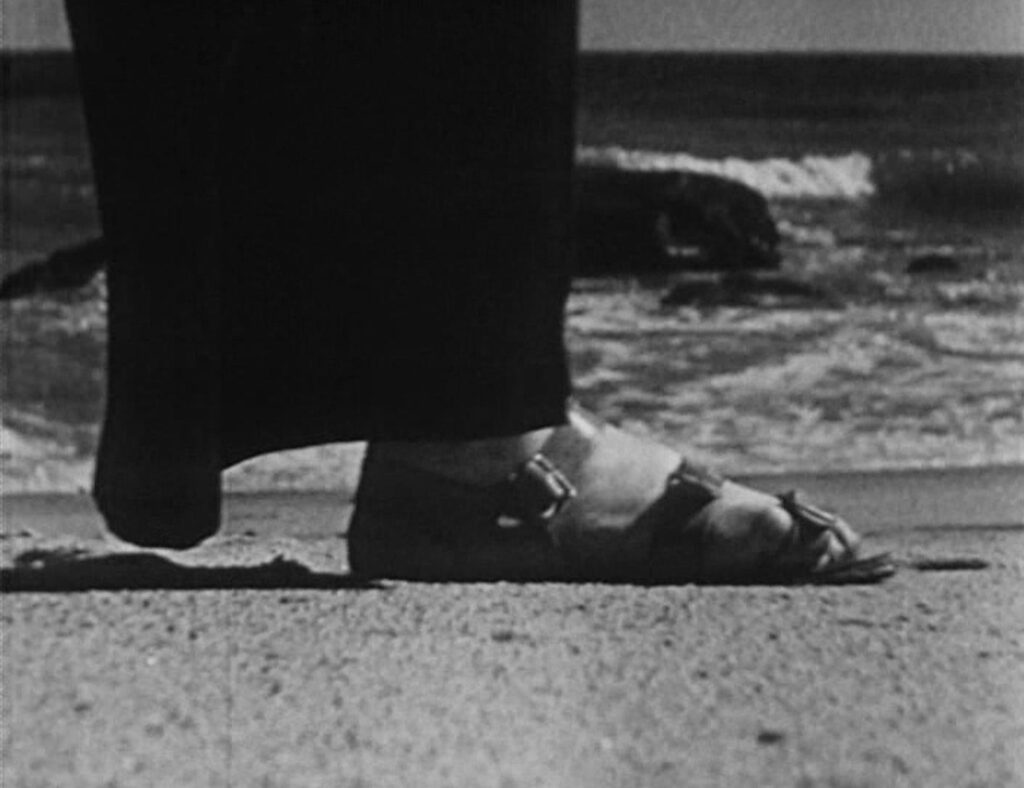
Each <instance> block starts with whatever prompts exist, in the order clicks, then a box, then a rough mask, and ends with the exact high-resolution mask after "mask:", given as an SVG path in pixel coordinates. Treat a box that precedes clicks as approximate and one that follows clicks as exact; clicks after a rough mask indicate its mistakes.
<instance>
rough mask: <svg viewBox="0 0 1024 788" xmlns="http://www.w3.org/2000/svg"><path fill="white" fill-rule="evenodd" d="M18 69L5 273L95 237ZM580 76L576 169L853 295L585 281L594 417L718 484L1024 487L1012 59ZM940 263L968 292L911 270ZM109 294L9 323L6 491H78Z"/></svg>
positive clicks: (297, 472)
mask: <svg viewBox="0 0 1024 788" xmlns="http://www.w3.org/2000/svg"><path fill="white" fill-rule="evenodd" d="M14 66H15V67H14V68H12V67H11V64H10V63H9V64H8V68H7V73H8V75H9V76H10V75H12V74H13V75H14V77H13V78H12V79H9V81H8V88H10V90H9V92H8V95H9V96H10V97H11V99H10V100H9V101H8V107H7V108H6V110H5V118H6V119H5V124H6V126H5V147H4V155H5V162H4V164H5V168H6V170H5V172H6V174H5V185H6V189H5V194H4V213H5V217H7V219H8V221H7V227H6V229H5V233H6V235H5V239H4V250H5V255H4V260H3V261H2V268H3V270H4V272H6V271H9V270H12V269H13V268H16V267H18V266H20V265H21V264H23V263H24V262H25V261H27V260H31V259H33V258H36V257H38V256H40V255H43V254H46V253H47V252H49V251H53V250H55V249H58V248H61V247H63V246H67V245H69V244H72V243H74V242H75V241H78V240H82V239H85V238H88V237H90V236H92V235H94V234H97V233H98V232H99V230H98V226H97V220H96V209H95V190H94V188H93V184H92V176H91V170H90V167H89V161H88V149H87V144H86V140H85V134H84V124H83V122H82V116H81V107H80V102H79V99H78V96H77V93H76V87H75V83H74V79H73V70H72V68H71V63H70V59H69V58H67V57H61V56H57V57H56V58H50V59H49V60H47V59H46V58H37V59H35V60H31V59H23V60H22V61H20V62H18V63H14ZM579 71H580V85H579V91H578V124H577V125H578V143H579V144H578V150H577V156H578V159H579V160H580V161H581V162H585V163H595V162H600V163H605V164H608V165H611V166H617V167H623V168H627V169H635V170H662V171H697V172H707V173H714V174H720V175H724V176H727V177H730V178H734V179H737V180H739V181H742V182H743V183H745V184H747V185H748V186H751V187H753V188H755V189H758V190H759V191H761V192H762V193H763V194H764V195H765V196H766V197H767V198H768V200H769V205H770V208H771V211H772V213H773V215H774V217H775V219H776V221H777V223H778V224H779V227H780V230H781V232H782V236H783V245H782V251H783V257H784V262H783V267H784V269H785V271H786V272H787V273H789V274H792V275H793V276H795V277H799V278H802V279H807V280H810V281H813V282H815V283H816V284H819V285H821V286H823V287H827V288H829V289H830V290H832V291H834V292H836V293H838V294H840V296H841V299H840V301H841V304H840V305H839V306H836V305H833V306H832V307H831V308H827V309H826V308H819V307H815V306H813V305H811V306H804V307H800V306H795V307H794V306H793V305H788V306H786V305H775V306H773V305H771V304H766V305H763V306H760V307H746V308H718V309H711V308H708V309H696V308H691V307H670V306H666V305H664V304H663V303H662V297H663V295H664V294H665V292H666V291H667V289H668V288H670V287H671V285H672V277H671V276H661V277H646V278H632V277H620V278H606V279H578V280H577V281H576V282H575V283H574V287H573V294H572V296H571V298H570V302H569V320H568V330H567V340H568V345H569V348H570V351H571V353H572V360H573V367H574V371H575V375H576V386H577V393H578V396H579V398H580V399H581V400H583V401H584V403H586V404H588V405H590V406H592V407H594V408H595V409H596V410H598V411H600V412H602V413H604V414H605V415H607V416H609V417H611V418H613V419H617V420H620V421H623V422H625V423H627V424H628V425H630V426H631V427H632V428H633V429H636V430H640V431H647V432H650V433H652V434H653V435H654V436H655V437H657V438H660V439H662V440H665V441H667V442H670V443H673V444H676V445H679V446H682V447H685V448H686V450H687V451H688V453H690V454H691V455H693V456H695V457H696V458H698V459H701V460H704V461H708V462H711V463H712V464H714V465H716V466H719V467H721V468H723V469H724V470H726V471H730V472H736V471H744V470H749V471H761V470H770V469H774V470H778V469H785V468H800V469H829V468H851V467H856V468H864V467H894V466H899V467H905V466H918V465H964V464H986V463H1020V464H1024V306H1022V304H1024V58H1021V57H975V56H970V57H960V56H956V57H954V56H941V57H925V56H888V55H887V56H880V55H844V56H834V55H833V56H821V55H762V54H759V55H709V54H593V53H591V54H585V55H583V56H582V58H581V60H580V68H579ZM18 75H22V77H20V78H19V77H18ZM413 120H414V119H413ZM929 254H937V255H941V256H943V257H946V258H950V259H952V260H954V261H955V263H956V265H957V267H958V271H957V272H956V273H955V275H945V276H941V277H923V278H922V277H912V276H910V275H908V274H907V273H906V268H907V265H908V264H909V263H910V262H911V261H912V260H913V259H915V258H918V257H921V256H924V255H929ZM102 295H103V286H102V280H100V281H98V282H97V283H96V284H94V286H92V287H90V288H87V289H85V290H82V291H79V292H77V293H70V294H62V295H57V296H54V297H50V298H39V299H35V300H32V301H24V302H19V303H16V304H13V305H7V306H5V307H4V308H3V311H2V314H0V319H2V321H3V325H2V326H0V328H2V329H3V330H4V332H5V337H6V338H5V361H4V376H3V384H2V385H3V388H2V390H0V395H2V397H3V403H4V408H3V420H4V445H3V452H4V455H5V458H4V459H5V461H4V463H3V473H4V476H5V483H6V484H7V487H6V489H8V490H16V489H28V488H35V489H41V488H55V487H56V488H60V487H64V488H66V487H68V486H69V485H71V486H74V485H79V484H86V483H87V481H88V478H87V477H88V469H89V465H90V462H91V457H92V454H93V452H94V449H95V443H96V435H97V430H98V423H99V419H100V415H101V410H102V398H103V343H104V329H105V312H104V308H103V299H102ZM321 460H322V457H318V458H316V459H314V460H308V459H307V460H303V459H302V458H301V457H298V458H296V459H295V460H294V462H291V465H289V463H287V462H286V463H284V464H283V465H282V464H281V463H280V462H278V464H277V465H276V466H275V467H277V468H278V470H279V471H280V468H282V467H284V466H287V467H286V475H287V476H288V477H289V479H290V480H291V481H290V484H292V485H293V486H294V485H295V484H296V482H295V480H296V479H300V480H301V479H302V478H306V477H305V476H304V474H303V471H302V468H301V464H302V463H303V462H309V469H310V473H309V474H308V478H309V479H310V480H311V481H310V482H309V483H310V484H312V485H316V484H319V483H321V482H322V481H323V480H324V479H325V476H324V474H323V473H322V472H319V473H313V472H312V471H313V469H314V466H317V465H319V467H320V468H322V467H323V463H322V461H321ZM281 472H282V473H283V472H284V471H281ZM253 478H254V479H255V481H254V482H253V483H254V484H258V485H266V484H273V483H274V478H276V477H274V475H273V474H270V475H269V476H267V475H264V476H260V475H259V474H258V473H257V474H255V476H253Z"/></svg>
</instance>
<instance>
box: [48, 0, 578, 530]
mask: <svg viewBox="0 0 1024 788" xmlns="http://www.w3.org/2000/svg"><path fill="white" fill-rule="evenodd" d="M68 13H69V19H70V22H71V29H72V34H73V38H74V43H75V48H76V53H77V57H78V63H79V69H80V74H81V80H82V89H83V95H84V98H85V107H86V115H87V120H88V125H89V132H90V137H91V142H92V146H93V156H94V164H95V171H96V179H97V185H98V190H99V197H100V208H101V214H102V220H103V227H104V234H105V236H106V237H107V239H108V242H109V243H110V245H111V248H112V261H111V265H110V268H109V271H108V284H109V294H110V296H109V297H110V302H109V318H110V355H109V373H108V378H109V392H108V402H107V413H106V420H105V425H104V433H103V440H102V443H101V447H100V457H99V463H98V468H97V479H96V495H97V500H98V502H99V503H100V507H101V509H102V510H103V511H104V514H105V515H106V516H107V518H108V523H109V524H110V525H111V527H112V528H113V530H114V531H115V532H117V533H120V534H121V535H122V536H125V537H126V538H130V539H133V540H134V541H140V542H145V543H149V544H156V543H160V544H169V543H172V542H180V543H181V544H186V543H192V542H194V541H195V540H196V538H198V537H199V535H200V534H202V535H205V534H206V533H208V532H210V531H211V529H215V528H216V519H217V514H216V509H217V506H218V501H219V498H218V492H217V490H218V489H219V480H218V474H219V472H220V470H221V469H222V468H224V467H226V466H228V465H231V464H233V463H236V462H238V461H240V460H242V459H245V458H247V457H250V456H253V455H255V454H259V453H262V452H267V451H273V450H277V449H283V448H288V447H296V446H301V445H309V444H314V443H324V442H330V441H340V440H356V439H430V438H434V439H453V438H471V437H487V436H494V435H502V434H511V433H516V432H520V431H523V430H527V429H531V428H535V427H538V426H542V425H547V424H553V423H559V422H561V421H562V420H563V419H564V402H565V398H566V396H567V393H568V376H567V372H566V361H565V353H564V349H563V345H562V319H563V307H564V300H565V295H566V292H567V282H568V268H569V253H570V249H569V247H570V227H571V222H570V212H571V188H570V180H571V170H572V155H573V122H572V120H573V90H572V86H573V70H574V62H575V46H576V8H575V0H517V2H514V3H481V2H479V0H444V2H440V3H422V2H413V0H401V1H399V0H384V1H383V2H372V3H353V2H347V1H346V2H336V3H326V2H316V3H314V2H283V0H282V1H281V2H243V0H218V2H211V3H188V4H182V3H160V2H140V0H132V1H129V0H68ZM147 521H148V522H147Z"/></svg>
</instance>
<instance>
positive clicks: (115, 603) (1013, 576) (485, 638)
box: [0, 468, 1024, 788]
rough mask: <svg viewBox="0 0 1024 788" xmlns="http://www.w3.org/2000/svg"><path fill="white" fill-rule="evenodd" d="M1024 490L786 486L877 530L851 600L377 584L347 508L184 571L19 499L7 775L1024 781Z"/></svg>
mask: <svg viewBox="0 0 1024 788" xmlns="http://www.w3.org/2000/svg"><path fill="white" fill-rule="evenodd" d="M1022 474H1024V470H1022V469H1020V468H1016V469H1014V468H1003V469H990V470H988V471H977V470H975V471H965V472H959V473H955V472H948V473H941V472H935V473H923V472H921V473H917V474H910V475H908V474H902V475H901V474H886V475H879V474H874V475H872V474H844V475H832V476H827V477H816V478H804V479H799V478H798V479H785V478H776V479H774V480H773V481H775V482H777V485H773V486H780V487H781V486H788V483H789V482H799V483H801V485H802V486H804V487H807V488H811V489H812V490H814V491H816V492H817V493H818V494H819V495H821V496H824V497H825V498H827V499H829V500H830V501H831V502H833V503H836V504H842V505H843V509H844V511H847V512H849V513H850V514H853V512H852V511H851V508H850V506H849V504H850V503H851V502H855V501H860V502H862V503H863V504H864V506H863V507H861V508H860V509H858V511H860V512H862V513H863V514H865V515H871V514H872V512H875V514H874V515H872V516H871V517H869V518H868V519H870V520H871V522H872V525H871V526H867V520H866V519H865V518H864V517H860V518H857V519H858V520H859V521H860V522H863V523H865V530H866V531H868V532H870V536H869V539H868V542H869V546H870V547H871V548H873V549H885V550H892V551H894V553H895V555H896V558H897V560H898V561H899V563H900V565H901V571H900V573H899V574H898V575H897V576H896V577H895V578H893V579H892V580H890V581H889V582H887V583H885V584H882V585H879V586H866V587H846V588H842V587H841V588H827V587H825V588H813V587H809V588H781V587H752V588H729V587H722V588H698V587H693V586H681V587H662V588H639V587H633V586H602V585H577V586H571V585H559V584H527V585H510V584H478V585H462V586H459V585H443V584H440V585H430V584H408V583H380V584H374V585H369V586H359V585H356V584H353V583H352V582H351V580H350V578H347V577H346V575H345V572H344V568H345V541H344V539H343V538H342V531H343V530H344V520H345V516H346V502H345V500H344V498H343V497H339V496H337V495H328V494H324V495H309V494H301V495H300V494H293V495H245V496H237V497H232V498H231V499H230V500H229V505H228V518H227V520H228V522H227V527H226V528H225V532H224V534H223V535H222V536H220V537H218V538H217V539H215V540H212V541H211V542H210V543H208V544H207V545H204V546H203V547H201V548H199V549H197V550H194V551H190V552H188V553H184V554H176V555H172V554H156V553H148V554H140V553H131V552H118V551H116V550H113V549H112V548H111V547H110V546H109V545H107V544H105V543H104V542H102V541H101V540H100V539H99V537H98V534H99V531H98V521H97V519H96V518H95V515H94V513H92V512H91V510H90V507H89V506H88V505H87V499H86V498H84V497H83V496H27V497H23V498H7V499H5V501H4V509H5V511H4V529H3V534H4V538H3V540H2V542H0V545H2V548H3V554H4V558H3V570H4V585H5V591H6V593H5V594H4V596H3V610H2V618H3V639H4V642H3V671H4V694H3V704H4V708H3V722H4V731H3V736H4V738H3V748H4V752H3V756H4V757H3V767H2V768H3V774H2V776H3V782H4V785H5V786H35V785H71V784H74V785H82V786H105V785H119V786H136V785H138V786H179V785H189V786H206V785H209V786H223V785H232V786H258V785H267V786H320V785H331V786H378V785H381V786H390V785H394V786H407V785H422V786H502V788H505V787H507V786H517V785H521V786H556V787H558V788H563V787H564V788H575V786H587V787H588V788H589V787H590V786H598V787H600V786H666V787H667V786H680V785H686V786H705V785H706V786H751V785H764V786H801V788H804V787H807V788H810V787H812V786H822V787H823V788H824V787H825V786H828V788H837V787H839V786H842V787H843V788H853V786H929V788H931V787H932V786H951V787H952V786H967V785H977V786H982V785H984V786H1016V785H1021V784H1024V758H1022V757H1021V755H1020V747H1019V743H1020V741H1021V740H1022V739H1024V624H1022V622H1024V594H1022V591H1024V587H1022V586H1024V505H1022V501H1021V495H1022V494H1024V492H1022V490H1024V485H1021V484H1020V483H1019V482H1020V480H1021V478H1022ZM911 489H913V490H916V491H917V498H916V499H915V498H911V497H908V491H909V490H911ZM926 499H927V500H928V501H931V505H932V506H933V508H932V509H929V508H928V507H927V506H926V505H925V502H926ZM901 501H902V502H903V504H900V502H901ZM886 502H888V505H887V504H886ZM901 505H902V506H903V507H904V508H903V509H902V510H900V509H899V506H901ZM886 508H888V510H889V514H888V515H886V514H885V510H886ZM30 589H35V590H30Z"/></svg>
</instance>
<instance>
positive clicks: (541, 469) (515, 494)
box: [497, 453, 576, 528]
mask: <svg viewBox="0 0 1024 788" xmlns="http://www.w3.org/2000/svg"><path fill="white" fill-rule="evenodd" d="M502 488H503V489H502V491H501V508H500V510H499V512H498V518H497V523H498V525H499V526H500V527H502V528H515V527H518V526H521V525H532V526H538V527H546V526H547V524H548V523H550V522H551V521H552V520H553V519H554V518H555V516H556V515H557V514H558V513H559V512H560V511H561V510H562V508H563V507H564V506H565V505H566V504H567V503H568V502H569V501H570V500H572V499H573V498H575V497H576V488H575V487H573V485H572V483H571V482H570V481H569V480H568V479H567V478H566V477H565V474H563V473H562V472H561V471H560V470H558V468H556V467H555V465H554V463H552V462H551V460H549V459H548V458H547V457H545V456H544V455H543V454H539V453H538V454H535V455H533V457H531V458H530V459H528V460H527V461H526V462H524V463H523V464H522V465H520V466H519V468H518V469H517V470H516V471H515V472H514V473H512V474H511V475H510V476H509V477H508V480H507V481H506V482H505V483H504V484H503V485H502Z"/></svg>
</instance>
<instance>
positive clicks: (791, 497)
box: [778, 490, 856, 552]
mask: <svg viewBox="0 0 1024 788" xmlns="http://www.w3.org/2000/svg"><path fill="white" fill-rule="evenodd" d="M778 498H779V503H780V504H781V505H782V508H783V509H785V510H786V512H787V513H788V514H789V516H790V517H792V518H793V524H794V529H793V534H794V538H795V539H797V540H799V541H801V542H812V541H814V540H816V539H817V538H819V537H820V536H821V534H822V533H824V532H825V531H829V532H831V533H832V535H833V536H835V537H836V538H837V539H838V540H839V541H840V542H842V543H843V546H844V547H845V548H846V549H847V551H849V552H853V551H854V550H855V549H856V545H854V544H851V543H850V540H849V538H848V534H847V532H846V531H845V530H844V529H843V528H840V527H839V518H837V517H836V516H835V515H834V514H832V513H831V512H827V511H825V510H824V509H819V508H818V507H817V506H814V505H812V504H809V503H807V502H806V501H803V500H801V499H800V496H799V493H798V492H797V491H796V490H790V491H789V492H786V493H783V494H781V495H779V496H778Z"/></svg>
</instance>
